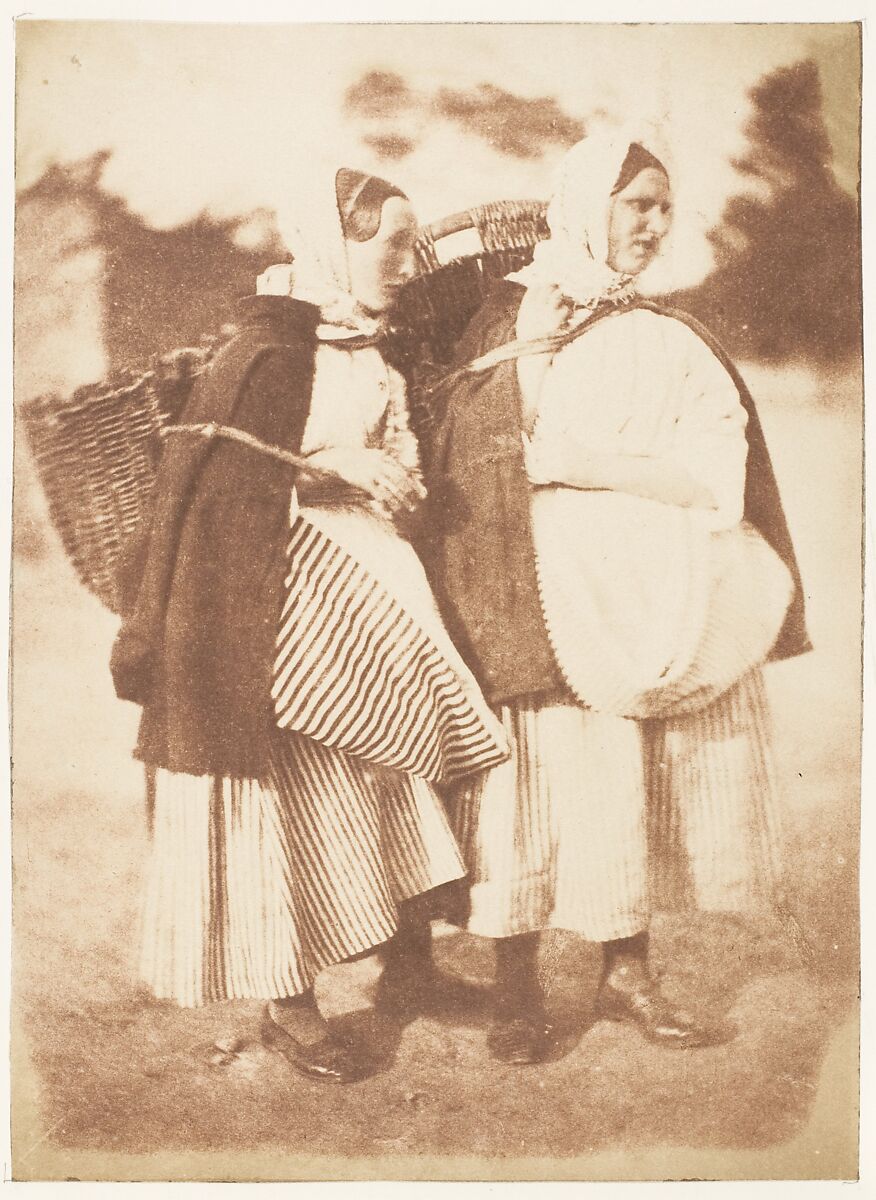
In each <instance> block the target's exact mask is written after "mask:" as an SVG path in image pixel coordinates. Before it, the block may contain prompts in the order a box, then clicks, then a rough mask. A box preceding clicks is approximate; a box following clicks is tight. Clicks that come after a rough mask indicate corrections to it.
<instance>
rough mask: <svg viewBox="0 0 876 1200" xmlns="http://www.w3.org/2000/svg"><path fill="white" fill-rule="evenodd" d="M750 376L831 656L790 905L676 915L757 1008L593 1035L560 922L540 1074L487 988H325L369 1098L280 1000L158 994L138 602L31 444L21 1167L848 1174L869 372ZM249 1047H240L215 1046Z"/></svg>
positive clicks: (690, 996)
mask: <svg viewBox="0 0 876 1200" xmlns="http://www.w3.org/2000/svg"><path fill="white" fill-rule="evenodd" d="M748 374H749V378H750V380H751V382H752V383H753V384H754V391H755V394H756V395H757V396H758V397H759V398H760V399H761V402H762V403H761V407H762V415H763V418H764V422H765V425H766V430H767V435H768V438H769V440H770V444H771V447H772V449H773V455H774V459H775V460H776V465H777V470H778V473H779V477H780V482H781V485H782V488H783V493H784V496H785V501H786V506H787V509H788V513H789V518H790V521H791V526H792V529H793V531H794V533H795V537H796V540H797V543H798V548H799V553H800V558H801V563H802V568H803V574H804V578H805V580H806V584H807V590H808V592H809V594H810V615H811V626H812V634H813V638H814V641H815V643H816V646H817V650H816V652H815V653H814V654H811V655H808V656H807V657H806V658H803V659H799V660H796V661H794V662H791V663H787V664H781V665H777V666H775V667H771V668H770V670H769V687H770V692H771V696H772V699H773V701H774V707H775V716H776V725H777V744H778V749H779V756H780V766H781V772H782V782H783V785H784V793H785V825H786V839H787V848H788V861H789V864H790V873H789V906H788V909H787V910H786V911H785V912H784V913H783V914H782V915H781V917H780V919H779V920H778V921H777V923H776V924H775V925H774V926H770V927H757V928H756V927H753V926H751V925H747V924H744V923H741V922H739V921H736V920H734V919H731V918H729V917H705V916H696V917H690V918H688V917H680V916H673V917H666V918H662V919H660V920H659V921H658V922H657V924H656V926H655V932H654V940H655V950H656V955H657V958H658V959H659V963H660V966H661V968H662V970H663V972H664V984H665V987H666V989H667V991H669V992H670V993H671V994H673V995H675V996H677V997H679V998H681V999H683V1000H684V1002H685V1003H686V1004H687V1005H689V1006H692V1007H694V1008H695V1009H697V1010H699V1011H701V1012H703V1013H705V1014H708V1015H709V1016H718V1015H721V1016H727V1017H728V1018H729V1019H731V1020H732V1021H733V1022H735V1024H736V1025H737V1026H738V1029H739V1032H738V1036H737V1037H736V1038H735V1039H734V1040H733V1041H731V1042H730V1043H728V1044H727V1045H724V1046H720V1047H714V1048H711V1049H708V1050H700V1051H687V1052H679V1051H671V1050H664V1049H659V1048H655V1047H652V1046H649V1045H648V1044H647V1043H645V1042H644V1041H642V1040H641V1039H640V1038H639V1036H638V1035H637V1034H636V1033H635V1032H634V1031H632V1030H628V1029H625V1028H621V1027H617V1026H611V1025H606V1024H593V1023H592V1022H591V1020H590V1016H589V1007H590V1002H591V998H592V993H593V988H594V983H595V972H596V969H597V965H598V964H597V961H596V958H595V954H594V949H593V947H591V946H588V945H586V944H584V943H581V942H579V941H577V940H576V939H574V938H572V937H569V936H560V935H555V936H552V937H551V938H549V939H546V946H545V951H544V959H545V961H544V964H543V966H544V970H545V975H546V978H548V977H549V979H550V989H549V1003H550V1007H551V1009H552V1011H553V1014H554V1016H555V1017H556V1019H557V1022H558V1026H559V1029H560V1031H561V1035H562V1045H561V1048H560V1052H559V1055H558V1057H557V1058H556V1060H554V1061H551V1062H549V1063H546V1064H544V1065H542V1066H539V1067H531V1068H525V1069H513V1068H504V1067H502V1066H500V1065H498V1064H495V1063H493V1062H492V1061H491V1060H490V1059H489V1057H488V1055H487V1052H486V1049H485V1046H484V1042H483V1033H484V1024H485V1016H484V1012H483V1010H482V1008H481V1009H480V1010H479V1009H478V1007H477V1006H475V1008H474V1010H473V1011H472V1012H470V1013H469V1014H467V1015H465V1016H460V1015H459V1014H454V1015H452V1016H448V1017H447V1018H446V1019H437V1018H430V1019H426V1018H421V1019H419V1020H417V1021H416V1022H414V1023H412V1024H409V1025H408V1026H406V1027H403V1028H402V1027H392V1026H390V1025H388V1024H386V1023H380V1022H378V1021H377V1019H376V1018H375V1017H374V1014H373V1011H372V1010H371V1007H370V1004H371V998H372V992H373V986H374V982H375V980H376V977H377V966H376V964H375V962H374V960H365V961H363V962H360V963H356V964H353V965H349V966H344V967H340V968H335V969H334V970H332V971H329V972H327V973H326V974H325V976H324V977H323V978H322V979H321V980H320V984H319V993H320V997H321V1000H322V1001H323V1003H324V1006H325V1007H326V1009H327V1010H328V1011H330V1012H331V1013H332V1014H333V1015H334V1016H335V1018H336V1019H337V1020H338V1021H339V1022H341V1023H343V1024H346V1025H347V1026H350V1027H352V1028H354V1029H357V1030H358V1031H360V1032H363V1033H366V1034H368V1035H369V1036H371V1037H372V1038H373V1039H374V1040H375V1043H376V1044H377V1045H378V1046H379V1047H380V1049H381V1051H382V1054H383V1059H384V1063H383V1068H382V1070H381V1071H380V1072H379V1073H378V1074H377V1075H376V1076H375V1077H373V1078H372V1079H370V1080H367V1081H364V1082H362V1083H360V1084H357V1085H354V1086H351V1087H348V1088H338V1089H336V1088H330V1087H326V1086H325V1085H320V1084H316V1083H311V1082H308V1081H305V1080H303V1079H301V1078H300V1077H298V1076H297V1075H295V1074H294V1073H292V1072H291V1070H290V1069H289V1068H288V1067H287V1066H286V1065H285V1064H284V1063H283V1061H282V1060H280V1059H277V1058H276V1057H274V1056H273V1055H271V1054H270V1053H268V1052H267V1051H265V1050H264V1049H263V1048H262V1047H261V1045H260V1044H259V1042H258V1016H259V1006H258V1005H255V1004H226V1005H215V1006H212V1007H208V1008H205V1009H202V1010H196V1011H182V1010H179V1009H177V1008H175V1007H174V1006H172V1005H170V1004H166V1003H156V1002H154V1001H150V1000H149V999H148V998H147V997H146V996H144V995H143V994H142V993H141V992H140V991H139V989H138V988H137V986H136V983H135V982H134V964H135V959H136V939H137V904H138V888H139V874H140V869H141V864H142V862H143V859H144V854H145V848H146V831H145V821H144V809H143V803H142V795H141V781H140V773H139V769H138V767H137V766H136V765H135V764H134V763H133V762H132V761H131V759H130V747H131V745H132V742H133V737H134V731H135V726H136V717H137V712H136V710H135V709H134V708H133V707H132V706H130V705H124V704H121V703H119V702H118V701H116V699H115V698H114V696H113V693H112V689H111V684H110V679H109V674H108V671H107V669H106V662H107V658H108V652H109V645H110V642H111V638H112V635H113V632H114V629H115V619H114V618H113V617H112V616H111V615H109V614H107V613H106V612H104V611H103V610H102V609H101V608H100V606H99V604H98V603H97V601H96V600H94V599H93V598H92V597H90V596H89V595H88V594H87V593H86V592H85V591H84V590H83V589H82V588H81V587H79V586H78V585H77V584H76V582H75V580H74V577H73V574H72V570H71V568H70V567H69V566H68V565H67V564H66V562H65V561H64V560H63V557H62V555H61V553H60V550H59V547H58V545H57V543H56V541H55V539H54V535H53V534H51V532H50V531H47V530H46V528H45V527H44V513H43V512H42V510H41V500H40V497H39V493H38V490H37V488H36V485H35V483H34V481H33V478H32V475H31V473H30V468H29V466H28V463H27V459H26V455H25V454H24V453H19V454H18V482H17V493H16V504H17V506H18V507H17V511H18V514H19V519H18V534H19V536H18V547H17V549H18V553H17V556H16V562H15V578H14V622H15V627H14V632H15V647H14V669H13V684H14V700H13V705H14V707H13V718H14V730H13V748H14V793H13V804H14V846H13V850H14V867H13V874H14V926H15V928H14V981H13V987H14V997H13V1023H14V1055H15V1062H14V1081H13V1084H14V1088H15V1105H14V1126H15V1128H14V1161H15V1170H14V1174H15V1177H16V1178H19V1179H25V1178H37V1179H39V1178H62V1179H63V1178H85V1179H87V1178H143V1179H148V1178H159V1179H160V1178H178V1179H183V1178H201V1179H205V1178H206V1179H211V1178H212V1179H216V1178H238V1179H248V1178H263V1179H269V1178H279V1179H282V1178H287V1179H288V1178H302V1177H303V1178H308V1177H309V1178H319V1177H330V1176H332V1175H337V1174H338V1173H340V1174H342V1175H343V1174H344V1173H347V1174H352V1176H353V1177H357V1178H365V1177H376V1178H380V1177H384V1178H391V1177H402V1178H405V1177H420V1178H430V1177H431V1178H435V1177H462V1178H466V1177H467V1178H478V1177H483V1176H484V1174H487V1175H490V1174H493V1175H496V1174H499V1175H503V1174H504V1175H506V1176H508V1177H516V1178H527V1177H531V1178H544V1177H551V1176H555V1177H567V1178H636V1177H644V1178H648V1177H651V1178H654V1177H656V1178H679V1177H682V1178H683V1177H688V1178H690V1177H699V1178H710V1177H712V1178H714V1177H721V1176H725V1177H742V1178H752V1177H754V1178H758V1177H759V1178H769V1177H770V1176H773V1177H791V1176H797V1177H800V1178H806V1177H836V1176H843V1175H845V1176H850V1175H853V1174H854V1152H855V1133H856V1130H855V1125H854V1123H853V1120H852V1117H853V1113H854V1104H855V1092H856V1083H857V1080H856V1075H855V1069H856V1042H855V1038H856V1032H855V1028H856V1027H855V1021H856V1013H857V1008H856V997H857V986H858V984H857V907H856V889H857V851H856V845H857V821H858V816H857V812H858V795H857V792H858V740H857V739H858V734H857V719H858V712H857V710H858V695H859V671H860V655H859V644H858V622H859V619H860V525H859V516H860V463H859V459H860V408H859V405H860V401H859V396H858V395H857V393H856V387H855V381H854V380H851V379H849V378H848V377H841V378H837V379H828V378H823V379H821V380H820V381H819V383H818V386H817V387H814V386H813V382H812V379H811V377H809V376H807V375H805V374H804V373H802V372H801V373H799V374H794V375H791V374H787V373H786V374H784V375H777V374H769V373H763V372H758V373H755V372H749V373H748ZM19 449H20V450H22V449H23V448H22V447H19ZM439 933H440V934H441V936H439V938H438V940H437V946H438V956H439V958H440V960H441V962H442V964H443V965H444V966H445V967H446V968H447V969H448V970H453V971H455V972H456V973H458V974H461V975H463V976H464V977H465V978H467V979H469V980H470V981H471V982H473V983H476V984H479V985H482V988H483V989H484V995H485V994H486V991H485V989H486V987H487V985H488V982H489V979H490V975H491V956H490V948H489V945H488V944H486V943H484V942H482V941H481V940H479V939H476V938H471V937H467V936H465V935H462V934H459V933H456V932H453V931H451V930H449V928H448V929H443V930H439ZM227 1039H231V1040H232V1041H233V1042H234V1043H235V1046H234V1050H233V1052H230V1053H226V1054H221V1053H218V1052H217V1049H216V1043H217V1042H223V1041H225V1040H227ZM825 1062H827V1067H826V1068H825ZM812 1121H814V1122H815V1124H814V1125H810V1126H809V1128H810V1133H809V1134H808V1135H806V1136H803V1131H804V1130H805V1129H806V1128H807V1122H812ZM801 1138H802V1140H801ZM795 1139H796V1140H795ZM339 1159H342V1160H343V1161H342V1162H340V1163H339ZM545 1159H550V1160H552V1161H551V1162H550V1163H548V1164H545V1163H544V1161H543V1160H545Z"/></svg>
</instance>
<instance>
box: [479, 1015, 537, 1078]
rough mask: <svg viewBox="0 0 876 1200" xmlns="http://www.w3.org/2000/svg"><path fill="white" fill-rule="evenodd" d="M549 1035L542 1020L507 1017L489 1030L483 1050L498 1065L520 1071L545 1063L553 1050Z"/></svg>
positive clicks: (495, 1023)
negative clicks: (490, 1055)
mask: <svg viewBox="0 0 876 1200" xmlns="http://www.w3.org/2000/svg"><path fill="white" fill-rule="evenodd" d="M552 1034H553V1026H552V1025H551V1024H550V1022H548V1021H546V1020H545V1019H544V1017H536V1018H532V1017H509V1018H505V1019H503V1020H497V1021H495V1022H494V1023H493V1024H492V1025H491V1026H490V1030H489V1032H488V1033H487V1046H488V1047H489V1049H490V1053H491V1054H492V1056H493V1058H495V1059H497V1060H498V1061H499V1062H503V1063H510V1064H512V1065H513V1066H520V1067H522V1066H526V1065H528V1064H529V1063H540V1062H544V1061H545V1059H546V1058H547V1057H548V1056H549V1054H550V1052H551V1050H552V1049H553V1038H552Z"/></svg>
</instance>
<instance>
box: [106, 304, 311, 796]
mask: <svg viewBox="0 0 876 1200" xmlns="http://www.w3.org/2000/svg"><path fill="white" fill-rule="evenodd" d="M318 319H319V314H318V310H317V309H316V308H315V307H313V306H312V305H309V304H303V303H301V302H299V301H296V300H292V299H289V298H287V297H281V296H252V297H249V298H248V299H247V300H245V301H243V302H242V307H241V315H240V322H241V324H240V328H239V330H238V332H237V333H236V335H235V336H234V337H233V338H232V340H231V341H230V342H229V343H228V344H227V345H226V346H224V347H223V348H222V349H221V350H220V351H219V352H218V353H217V355H216V357H215V359H214V360H213V363H212V365H211V366H210V368H209V369H208V371H206V372H205V373H204V374H203V375H202V376H201V377H200V378H199V379H198V381H197V383H196V386H195V388H194V391H193V393H192V396H191V398H190V400H189V402H188V403H187V405H186V406H185V409H184V411H183V413H182V414H181V415H180V417H179V421H180V423H186V424H197V423H202V422H211V421H212V422H216V423H217V424H226V425H232V426H235V427H237V428H238V429H242V430H245V431H246V432H247V433H250V434H253V435H254V436H255V437H257V438H259V439H261V440H262V441H264V442H268V443H271V444H273V445H275V446H280V447H282V448H283V449H286V450H291V451H293V452H294V451H297V450H298V449H299V448H300V444H301V438H302V436H303V434H304V426H305V422H306V420H307V415H308V411H309V408H310V397H311V392H312V389H313V375H314V362H315V348H316V325H317V321H318ZM294 482H295V470H294V468H293V467H291V466H289V465H287V464H285V463H282V462H280V461H278V460H276V459H272V458H270V457H269V456H267V455H265V454H264V453H261V452H260V451H258V450H254V449H251V448H249V447H247V446H243V445H241V444H240V443H237V442H232V441H228V440H224V441H223V440H218V439H215V440H207V439H205V438H198V437H192V436H190V435H175V436H172V437H170V438H169V439H168V441H167V443H166V445H165V449H164V452H163V455H162V460H161V464H160V467H159V472H158V477H157V479H156V483H155V487H154V491H153V500H152V506H151V511H150V513H149V515H148V517H147V518H146V520H144V522H143V523H142V524H141V527H140V528H139V529H138V530H137V531H136V532H135V534H134V536H133V537H132V539H131V542H130V544H129V546H128V547H127V548H126V552H125V554H124V556H123V562H122V568H121V584H122V599H123V607H122V625H121V628H120V630H119V633H118V636H117V638H116V641H115V645H114V647H113V653H112V659H111V670H112V674H113V680H114V683H115V686H116V691H117V693H118V695H119V696H120V697H121V698H122V699H125V700H132V701H134V702H135V703H137V704H141V705H142V706H143V715H142V719H141V722H140V731H139V737H138V742H137V749H136V751H135V753H136V756H137V757H138V758H140V759H142V760H143V761H144V762H146V763H148V764H150V765H152V766H155V767H164V768H167V769H168V770H171V771H182V772H188V773H191V774H222V775H233V776H251V777H259V776H261V775H263V773H264V770H265V768H266V766H267V743H268V734H269V731H270V729H271V725H272V723H273V722H272V713H271V710H270V703H271V701H270V688H271V676H272V670H273V661H274V648H275V641H276V636H277V627H278V620H279V615H280V608H281V604H282V594H283V576H284V562H285V547H286V543H287V541H288V537H289V504H290V496H291V488H292V485H293V483H294Z"/></svg>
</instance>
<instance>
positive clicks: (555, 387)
mask: <svg viewBox="0 0 876 1200" xmlns="http://www.w3.org/2000/svg"><path fill="white" fill-rule="evenodd" d="M746 422H747V415H746V412H745V409H744V408H743V407H742V404H741V402H740V399H739V393H738V391H737V390H736V386H735V384H734V383H733V380H732V379H731V378H730V376H729V375H728V373H727V371H726V369H725V368H724V367H723V366H722V364H721V363H720V362H719V361H718V359H717V358H716V357H715V355H714V354H713V353H712V351H711V350H710V349H709V347H708V346H707V345H706V344H705V342H703V341H702V340H701V339H700V338H699V337H697V335H696V334H695V333H694V332H693V330H692V329H690V328H689V327H688V326H687V325H685V324H683V323H682V322H681V321H677V320H675V319H674V318H673V317H667V316H663V315H662V314H659V313H654V312H650V311H649V310H647V309H633V310H631V311H628V312H620V313H619V314H617V315H616V316H612V317H607V318H606V319H604V320H602V321H600V322H598V323H597V324H596V325H594V326H593V328H592V329H590V330H589V331H588V332H587V333H585V334H584V335H583V336H581V337H580V338H578V339H577V340H576V341H574V342H572V343H570V345H568V346H566V347H564V349H562V350H561V351H560V352H559V353H558V354H557V355H556V356H555V357H554V359H553V361H552V362H551V364H550V366H549V368H548V370H547V372H546V374H545V378H544V382H543V384H542V387H541V391H540V394H539V398H538V409H537V417H536V424H535V429H534V431H533V437H532V441H533V445H534V446H537V445H538V444H539V443H540V442H543V441H545V440H548V439H559V441H560V442H561V443H562V444H564V445H566V446H568V445H569V444H570V443H571V444H573V445H576V446H579V447H580V449H581V453H582V455H586V454H588V453H589V454H623V455H635V456H649V457H656V458H661V457H663V458H667V459H672V460H674V461H676V462H677V463H679V464H680V465H683V466H684V467H685V468H686V469H687V470H688V472H689V473H690V474H691V475H692V476H693V477H694V479H696V480H697V481H699V482H701V483H702V484H703V485H704V486H705V487H707V488H708V489H709V491H710V492H711V494H712V496H713V497H714V499H715V501H716V505H717V508H716V510H714V511H713V512H710V513H709V514H708V517H707V522H708V525H709V527H710V528H712V529H730V528H732V527H733V526H734V525H737V524H738V523H739V522H740V521H741V520H742V511H743V499H744V492H745V463H746V457H747V453H748V444H747V442H746V438H745V426H746Z"/></svg>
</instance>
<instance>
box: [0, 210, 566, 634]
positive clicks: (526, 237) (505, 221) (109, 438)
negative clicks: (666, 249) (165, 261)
mask: <svg viewBox="0 0 876 1200" xmlns="http://www.w3.org/2000/svg"><path fill="white" fill-rule="evenodd" d="M544 208H545V206H544V204H543V203H541V202H539V201H516V200H508V201H499V202H497V203H494V204H486V205H483V206H481V207H479V208H473V209H470V210H467V211H465V212H462V213H458V214H455V215H454V216H452V217H448V218H446V219H445V220H442V221H439V222H436V223H435V224H433V225H429V226H426V227H425V228H423V229H422V230H421V231H420V236H419V238H418V241H417V255H418V259H419V264H420V273H419V274H418V275H417V277H416V278H415V279H413V280H412V281H411V283H410V284H408V286H407V287H406V288H405V291H404V294H403V297H402V301H401V303H400V305H399V313H398V318H397V321H396V323H395V324H394V326H393V331H392V339H393V343H394V345H393V351H394V352H395V353H396V355H397V356H398V357H399V359H400V360H402V361H403V362H404V363H405V364H406V366H407V367H408V368H409V369H410V371H411V373H412V375H413V377H414V378H415V379H416V378H417V376H418V373H419V368H420V367H423V366H424V365H425V364H438V365H441V364H443V363H446V362H447V360H448V358H449V357H450V354H451V352H452V349H453V346H454V344H455V343H456V341H457V339H458V338H459V336H460V334H461V333H462V331H463V329H464V328H465V326H466V324H467V323H468V321H469V319H470V317H471V316H472V314H473V313H474V312H475V310H476V309H477V308H478V306H479V304H480V302H481V300H482V298H483V297H484V295H485V294H486V292H487V291H488V290H489V287H490V283H491V281H492V280H495V279H497V278H501V277H502V276H504V275H507V274H508V273H509V272H510V271H514V270H516V269H517V268H519V267H520V266H522V265H523V264H524V263H526V262H527V261H529V259H530V258H531V256H532V251H533V247H534V246H535V243H536V242H537V241H539V240H541V239H542V238H544V237H545V236H546V235H547V227H546V225H545V220H544ZM466 230H473V231H475V233H476V234H477V237H475V239H474V240H475V242H476V243H479V245H477V246H476V247H475V248H474V249H473V250H471V251H470V252H467V253H464V254H461V255H459V256H456V257H452V258H450V259H449V261H447V262H442V261H441V260H442V257H446V256H445V255H442V254H441V253H440V251H439V246H440V243H441V242H442V241H445V239H449V238H451V237H452V236H453V235H456V234H460V233H462V232H464V231H466ZM445 245H449V243H448V242H445ZM221 343H222V338H221V337H216V338H207V339H204V341H203V342H202V344H201V345H199V346H197V347H189V348H184V349H180V350H175V351H173V352H171V353H170V354H167V355H164V356H162V357H160V358H157V359H156V360H155V361H154V362H153V364H152V365H151V367H150V368H149V369H148V370H145V371H139V372H130V373H128V374H126V375H125V376H123V377H115V378H113V379H112V380H110V381H107V382H104V383H100V384H96V385H92V386H88V387H84V388H80V389H79V390H78V391H77V392H76V393H75V394H74V395H73V397H72V398H64V397H60V396H57V395H51V396H41V397H38V398H36V399H34V400H31V401H28V402H27V403H25V404H24V405H23V406H22V410H21V415H22V418H23V423H24V428H25V430H26V433H27V438H28V442H29V444H30V447H31V450H32V452H33V457H34V461H35V464H36V469H37V473H38V475H39V478H40V482H41V484H42V487H43V490H44V491H45V494H46V499H47V501H48V508H49V514H50V516H51V519H52V522H53V524H54V525H55V527H56V529H57V530H58V532H59V534H60V536H61V541H62V544H63V546H64V549H65V551H66V553H67V555H68V556H69V558H70V560H71V561H72V563H73V566H74V567H75V569H76V572H77V574H78V576H79V578H80V580H81V581H82V582H83V583H84V584H85V586H86V587H87V588H89V590H90V591H92V592H93V593H94V594H95V595H96V596H97V597H98V598H99V599H100V600H101V601H102V602H103V603H104V604H105V605H106V606H107V607H108V608H110V609H111V610H112V611H114V612H116V611H118V585H117V582H116V565H117V562H118V557H119V552H120V549H121V546H122V544H123V543H124V541H125V539H126V538H127V536H128V534H129V533H130V532H131V531H132V530H133V529H134V528H135V527H136V525H137V524H138V522H139V520H140V518H141V516H142V515H143V512H144V509H145V506H146V503H147V501H148V498H149V494H150V492H151V490H152V486H153V484H154V481H155V474H156V469H157V465H158V460H159V458H160V455H161V446H162V438H161V431H162V429H163V428H164V426H165V425H167V424H169V423H170V422H172V421H173V420H174V419H175V417H176V416H177V414H178V413H179V411H180V409H181V407H182V405H183V404H184V403H185V401H186V399H187V397H188V396H189V394H190V392H191V389H192V386H193V384H194V381H195V379H196V378H197V376H198V374H200V372H201V371H203V370H204V369H205V367H206V366H207V365H208V363H209V361H210V359H211V357H212V355H213V353H214V352H215V350H216V347H217V346H218V345H221ZM411 404H412V408H413V409H415V410H416V411H415V414H414V419H415V422H416V421H419V423H420V424H425V423H427V422H428V418H429V413H428V412H427V411H424V397H423V394H422V392H418V389H417V387H416V384H415V385H414V388H413V394H412V395H411Z"/></svg>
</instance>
